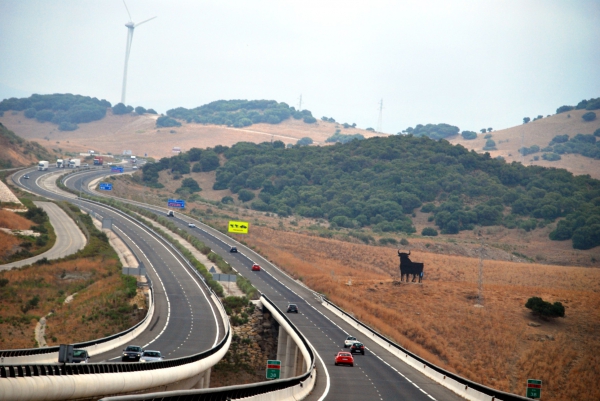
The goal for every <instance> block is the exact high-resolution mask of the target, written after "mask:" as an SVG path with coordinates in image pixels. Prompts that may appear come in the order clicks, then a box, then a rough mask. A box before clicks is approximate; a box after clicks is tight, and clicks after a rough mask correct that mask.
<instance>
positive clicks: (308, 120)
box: [302, 116, 317, 124]
mask: <svg viewBox="0 0 600 401" xmlns="http://www.w3.org/2000/svg"><path fill="white" fill-rule="evenodd" d="M302 121H304V122H305V123H306V124H314V123H316V122H317V119H316V118H314V117H313V116H304V118H303V119H302Z"/></svg>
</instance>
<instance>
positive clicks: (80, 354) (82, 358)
mask: <svg viewBox="0 0 600 401" xmlns="http://www.w3.org/2000/svg"><path fill="white" fill-rule="evenodd" d="M89 360H90V356H89V355H88V352H87V351H86V350H84V349H75V350H73V363H88V361H89Z"/></svg>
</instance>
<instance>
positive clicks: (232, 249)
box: [229, 246, 237, 253]
mask: <svg viewBox="0 0 600 401" xmlns="http://www.w3.org/2000/svg"><path fill="white" fill-rule="evenodd" d="M229 252H231V253H237V248H236V247H235V246H232V247H231V249H230V250H229Z"/></svg>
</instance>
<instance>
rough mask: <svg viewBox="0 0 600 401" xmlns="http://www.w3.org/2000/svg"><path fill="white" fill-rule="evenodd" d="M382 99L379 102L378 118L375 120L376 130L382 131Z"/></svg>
mask: <svg viewBox="0 0 600 401" xmlns="http://www.w3.org/2000/svg"><path fill="white" fill-rule="evenodd" d="M382 125H383V99H381V101H380V102H379V119H378V120H377V132H382V130H383V127H382Z"/></svg>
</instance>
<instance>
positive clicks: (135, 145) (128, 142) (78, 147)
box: [0, 109, 382, 159]
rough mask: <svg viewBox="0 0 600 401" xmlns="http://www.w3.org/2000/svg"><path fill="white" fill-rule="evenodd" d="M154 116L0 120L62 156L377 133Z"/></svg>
mask: <svg viewBox="0 0 600 401" xmlns="http://www.w3.org/2000/svg"><path fill="white" fill-rule="evenodd" d="M158 117H159V116H157V115H153V114H144V115H137V114H124V115H113V114H112V112H111V111H110V109H109V110H108V112H107V113H106V117H104V118H103V119H102V120H99V121H93V122H89V123H86V124H82V125H80V126H79V128H78V129H77V130H75V131H60V130H59V129H58V127H57V126H56V125H52V124H50V123H40V122H38V121H37V120H35V119H29V118H25V117H24V116H23V112H9V113H4V116H2V117H0V122H2V123H3V124H4V125H6V126H7V127H9V128H10V129H11V130H13V131H14V132H15V133H16V134H17V135H19V136H21V137H23V138H25V139H28V140H33V141H38V142H39V143H41V144H42V145H43V146H45V147H47V148H48V149H56V150H59V149H60V150H61V153H63V152H67V151H69V152H84V151H87V150H89V149H94V150H97V151H101V152H111V153H113V154H121V153H122V152H123V150H132V151H133V153H134V154H136V155H144V154H146V153H147V154H148V156H149V157H154V158H155V159H159V158H161V157H169V156H171V155H173V152H172V149H173V148H174V147H179V148H181V150H184V151H185V150H189V149H191V148H192V147H200V148H207V147H215V146H217V145H224V146H231V145H233V144H235V143H237V142H253V143H260V142H269V141H272V140H273V141H274V140H280V141H283V142H284V143H286V144H295V143H296V142H298V140H299V139H301V138H304V137H309V138H311V139H312V140H313V141H314V143H316V144H324V143H325V140H326V139H327V138H329V137H331V136H333V135H334V134H335V132H336V130H338V129H339V130H340V131H341V133H342V134H356V133H358V134H361V135H363V136H364V137H365V138H371V137H374V136H378V135H382V134H377V133H374V132H371V131H366V130H363V129H359V128H344V127H343V125H342V124H337V123H332V122H324V121H321V120H319V121H317V122H316V123H313V124H306V123H304V122H303V121H302V120H295V119H292V118H290V119H287V120H285V121H283V122H281V123H279V124H268V123H259V124H253V125H251V126H249V127H246V128H234V127H227V126H224V125H211V124H207V125H202V124H196V123H186V122H182V126H181V127H172V128H156V120H157V118H158Z"/></svg>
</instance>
